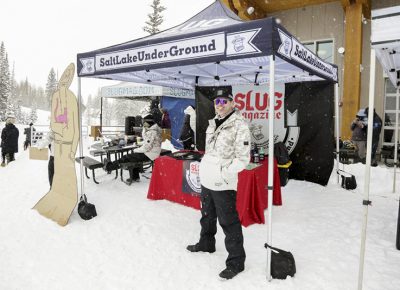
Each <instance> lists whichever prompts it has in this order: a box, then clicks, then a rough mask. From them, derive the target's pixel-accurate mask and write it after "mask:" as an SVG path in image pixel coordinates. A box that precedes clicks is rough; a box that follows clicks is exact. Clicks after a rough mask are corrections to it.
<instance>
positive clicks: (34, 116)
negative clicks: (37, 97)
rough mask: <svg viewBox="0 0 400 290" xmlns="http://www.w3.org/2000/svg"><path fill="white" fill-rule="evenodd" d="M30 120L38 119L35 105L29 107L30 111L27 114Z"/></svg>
mask: <svg viewBox="0 0 400 290" xmlns="http://www.w3.org/2000/svg"><path fill="white" fill-rule="evenodd" d="M29 119H30V122H32V123H35V122H36V121H37V119H38V115H37V109H36V105H34V106H33V108H32V109H31V113H30V115H29Z"/></svg>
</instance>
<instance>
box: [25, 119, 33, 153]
mask: <svg viewBox="0 0 400 290" xmlns="http://www.w3.org/2000/svg"><path fill="white" fill-rule="evenodd" d="M33 131H36V130H35V128H34V127H33V123H30V124H29V127H28V128H25V130H24V134H25V135H26V139H25V142H24V150H26V149H27V148H28V147H29V146H31V145H32V144H31V139H32V132H33Z"/></svg>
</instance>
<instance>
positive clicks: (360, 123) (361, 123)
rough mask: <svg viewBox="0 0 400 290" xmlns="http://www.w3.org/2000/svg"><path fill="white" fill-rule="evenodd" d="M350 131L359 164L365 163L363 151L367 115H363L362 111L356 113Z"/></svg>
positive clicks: (364, 148)
mask: <svg viewBox="0 0 400 290" xmlns="http://www.w3.org/2000/svg"><path fill="white" fill-rule="evenodd" d="M350 129H351V131H353V134H352V136H351V141H352V142H353V143H354V145H356V147H357V149H358V158H359V159H360V160H361V162H363V163H365V154H366V151H365V150H366V147H367V115H366V114H365V110H364V109H361V110H359V111H358V113H357V115H356V118H355V119H354V120H353V122H352V123H351V126H350Z"/></svg>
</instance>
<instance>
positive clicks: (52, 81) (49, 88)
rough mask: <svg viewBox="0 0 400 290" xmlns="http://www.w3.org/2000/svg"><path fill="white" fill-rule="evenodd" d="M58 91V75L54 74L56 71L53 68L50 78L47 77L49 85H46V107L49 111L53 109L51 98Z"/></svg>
mask: <svg viewBox="0 0 400 290" xmlns="http://www.w3.org/2000/svg"><path fill="white" fill-rule="evenodd" d="M56 90H57V79H56V73H55V72H54V69H53V68H51V70H50V73H49V76H48V77H47V83H46V101H47V102H46V106H47V109H50V107H51V98H52V96H53V93H54V92H55V91H56Z"/></svg>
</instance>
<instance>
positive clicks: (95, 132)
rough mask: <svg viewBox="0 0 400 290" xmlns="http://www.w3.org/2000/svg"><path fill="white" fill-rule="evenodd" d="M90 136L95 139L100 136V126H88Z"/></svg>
mask: <svg viewBox="0 0 400 290" xmlns="http://www.w3.org/2000/svg"><path fill="white" fill-rule="evenodd" d="M89 136H90V137H93V138H94V139H96V138H97V137H100V126H90V135H89Z"/></svg>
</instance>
